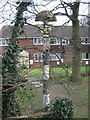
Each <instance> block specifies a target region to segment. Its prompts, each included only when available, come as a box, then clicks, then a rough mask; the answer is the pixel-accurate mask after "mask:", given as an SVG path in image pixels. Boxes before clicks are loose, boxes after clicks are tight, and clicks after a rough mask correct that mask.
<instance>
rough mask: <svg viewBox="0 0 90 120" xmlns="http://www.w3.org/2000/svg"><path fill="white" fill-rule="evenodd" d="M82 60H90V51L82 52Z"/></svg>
mask: <svg viewBox="0 0 90 120" xmlns="http://www.w3.org/2000/svg"><path fill="white" fill-rule="evenodd" d="M86 54H88V59H87V58H86ZM84 56H85V57H84ZM81 60H90V53H87V52H82V54H81Z"/></svg>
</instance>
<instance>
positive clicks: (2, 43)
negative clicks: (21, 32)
mask: <svg viewBox="0 0 90 120" xmlns="http://www.w3.org/2000/svg"><path fill="white" fill-rule="evenodd" d="M7 45H8V40H7V39H5V38H0V46H7Z"/></svg>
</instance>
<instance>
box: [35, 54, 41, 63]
mask: <svg viewBox="0 0 90 120" xmlns="http://www.w3.org/2000/svg"><path fill="white" fill-rule="evenodd" d="M34 61H35V62H42V61H43V56H42V54H34Z"/></svg>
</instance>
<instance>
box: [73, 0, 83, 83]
mask: <svg viewBox="0 0 90 120" xmlns="http://www.w3.org/2000/svg"><path fill="white" fill-rule="evenodd" d="M79 6H80V2H77V0H76V2H74V5H73V6H72V11H73V14H72V40H73V60H72V76H71V80H72V81H78V80H80V79H81V72H80V64H81V57H80V55H81V42H80V26H79V20H78V15H79Z"/></svg>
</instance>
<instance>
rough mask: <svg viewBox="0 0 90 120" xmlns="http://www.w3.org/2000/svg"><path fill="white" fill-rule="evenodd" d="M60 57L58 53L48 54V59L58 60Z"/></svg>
mask: <svg viewBox="0 0 90 120" xmlns="http://www.w3.org/2000/svg"><path fill="white" fill-rule="evenodd" d="M60 58H61V57H60V54H59V53H55V54H54V53H51V54H50V61H57V60H59V59H60Z"/></svg>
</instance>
